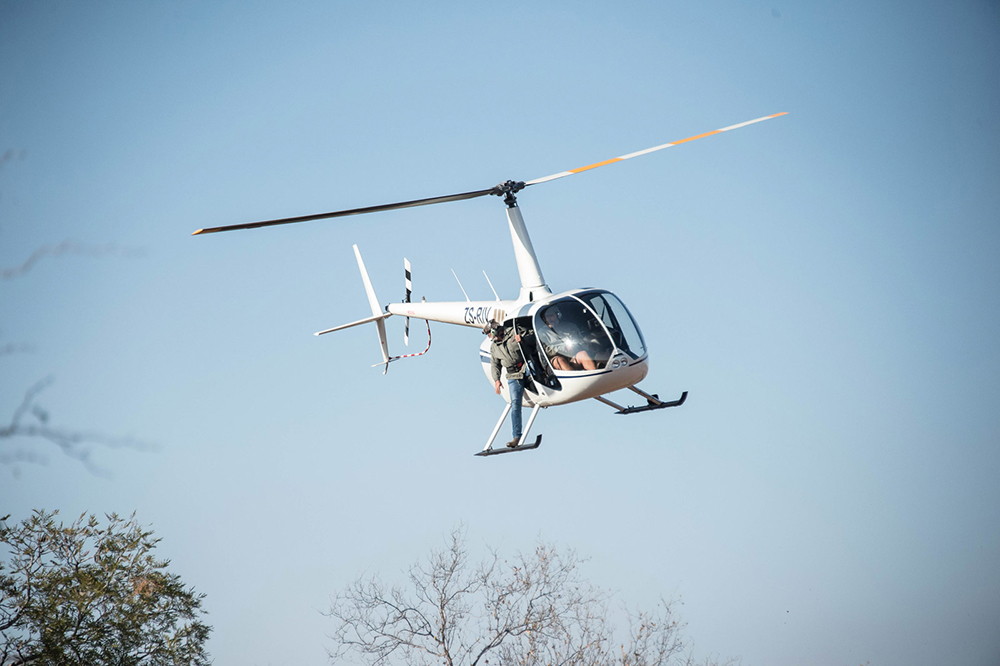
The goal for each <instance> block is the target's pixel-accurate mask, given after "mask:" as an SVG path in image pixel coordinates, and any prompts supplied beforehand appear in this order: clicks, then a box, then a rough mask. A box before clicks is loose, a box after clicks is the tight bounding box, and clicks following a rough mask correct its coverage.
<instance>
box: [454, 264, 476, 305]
mask: <svg viewBox="0 0 1000 666" xmlns="http://www.w3.org/2000/svg"><path fill="white" fill-rule="evenodd" d="M451 274H452V275H454V276H455V282H457V283H458V288H459V289H461V290H462V293H463V294H465V300H466V301H467V302H469V303H471V302H472V299H471V298H469V295H468V294H466V293H465V287H463V286H462V281H461V280H459V279H458V275H457V274H456V273H455V269H454V268H453V269H451Z"/></svg>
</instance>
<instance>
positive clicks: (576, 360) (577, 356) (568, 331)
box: [538, 305, 597, 370]
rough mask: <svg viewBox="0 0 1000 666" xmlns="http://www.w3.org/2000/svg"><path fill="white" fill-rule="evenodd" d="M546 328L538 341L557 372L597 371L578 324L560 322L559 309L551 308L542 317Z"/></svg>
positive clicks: (541, 330) (541, 331)
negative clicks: (585, 347)
mask: <svg viewBox="0 0 1000 666" xmlns="http://www.w3.org/2000/svg"><path fill="white" fill-rule="evenodd" d="M542 321H543V322H544V323H545V326H542V327H540V328H539V329H538V339H539V340H540V341H541V343H542V347H544V349H545V353H546V354H547V355H548V357H549V360H551V361H552V367H553V368H555V369H556V370H596V369H597V364H596V363H594V359H593V358H591V356H590V353H589V352H588V351H587V350H586V349H584V348H583V347H584V346H585V343H584V340H583V334H581V333H580V328H579V327H578V326H577V325H576V324H572V323H569V322H560V321H559V308H558V307H557V306H554V305H553V306H551V307H549V308H548V309H546V310H545V312H544V313H543V315H542Z"/></svg>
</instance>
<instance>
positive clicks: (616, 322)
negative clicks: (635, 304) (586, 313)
mask: <svg viewBox="0 0 1000 666" xmlns="http://www.w3.org/2000/svg"><path fill="white" fill-rule="evenodd" d="M580 300H582V301H583V302H584V303H586V304H587V305H589V306H590V307H591V308H592V309H593V310H594V312H595V313H596V314H597V316H598V317H600V319H601V321H602V322H603V323H604V325H605V326H607V328H608V332H609V333H610V334H611V339H612V340H613V341H614V343H615V346H616V347H618V349H620V350H622V351H623V352H625V353H626V354H628V355H629V356H631V357H632V358H639V357H641V356H642V355H643V354H645V353H646V341H645V340H644V339H643V337H642V332H641V331H639V326H638V325H637V324H636V323H635V319H633V318H632V314H631V313H630V312H629V311H628V308H626V307H625V304H624V303H622V302H621V301H620V300H619V299H618V297H617V296H615V295H614V294H612V293H610V292H606V291H605V292H593V293H589V294H583V295H582V296H580Z"/></svg>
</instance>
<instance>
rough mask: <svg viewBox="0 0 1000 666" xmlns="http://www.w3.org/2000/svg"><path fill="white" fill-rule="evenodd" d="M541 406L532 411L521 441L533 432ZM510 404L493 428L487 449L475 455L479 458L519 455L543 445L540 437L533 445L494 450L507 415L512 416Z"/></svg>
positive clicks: (525, 439) (536, 406)
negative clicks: (507, 454) (502, 454)
mask: <svg viewBox="0 0 1000 666" xmlns="http://www.w3.org/2000/svg"><path fill="white" fill-rule="evenodd" d="M539 407H541V405H535V406H534V407H533V408H532V410H531V416H529V417H528V422H527V423H526V424H525V425H524V430H523V431H522V432H521V441H522V442H524V441H527V440H528V433H529V432H530V431H531V426H532V425H534V423H535V417H536V416H538V409H539ZM510 409H511V406H510V403H507V406H506V407H505V408H504V410H503V413H502V414H501V415H500V420H499V421H497V424H496V427H494V428H493V432H492V433H491V434H490V439H489V441H487V442H486V447H485V448H483V450H482V451H480V452H479V453H477V454H475V455H477V456H498V455H500V454H501V453H517V452H518V451H528V450H530V449H537V448H538V446H539V445H540V444H541V443H542V436H541V435H539V436H538V437H536V438H535V441H534V443H533V444H521V445H520V446H515V447H514V448H512V449H508V448H507V447H506V446H505V447H503V448H500V449H494V448H493V441H494V440H495V439H496V438H497V433H498V432H500V426H502V425H503V422H504V420H505V419H506V418H507V415H508V414H510Z"/></svg>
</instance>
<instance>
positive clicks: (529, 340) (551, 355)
mask: <svg viewBox="0 0 1000 666" xmlns="http://www.w3.org/2000/svg"><path fill="white" fill-rule="evenodd" d="M786 114H787V112H782V113H775V114H772V115H769V116H763V117H761V118H756V119H754V120H749V121H746V122H742V123H739V124H736V125H730V126H729V127H723V128H721V129H717V130H713V131H710V132H705V133H703V134H697V135H694V136H690V137H688V138H686V139H680V140H678V141H673V142H670V143H664V144H661V145H658V146H654V147H652V148H646V149H645V150H639V151H636V152H633V153H629V154H627V155H622V156H620V157H614V158H611V159H608V160H603V161H601V162H595V163H593V164H589V165H587V166H584V167H579V168H576V169H571V170H569V171H561V172H559V173H555V174H552V175H550V176H544V177H542V178H536V179H534V180H529V181H515V180H506V181H504V182H502V183H500V184H498V185H495V186H493V187H490V188H486V189H481V190H473V191H470V192H463V193H459V194H449V195H444V196H438V197H428V198H425V199H414V200H411V201H402V202H398V203H390V204H381V205H377V206H367V207H364V208H352V209H347V210H339V211H333V212H329V213H318V214H315V215H302V216H298V217H286V218H280V219H274V220H265V221H262V222H251V223H246V224H233V225H228V226H220V227H208V228H204V229H198V230H197V231H195V232H194V233H193V234H192V235H201V234H210V233H217V232H221V231H235V230H239V229H257V228H261V227H269V226H277V225H283V224H294V223H298V222H309V221H313V220H322V219H330V218H336V217H345V216H348V215H362V214H366V213H377V212H382V211H387V210H395V209H400V208H412V207H416V206H428V205H432V204H439V203H448V202H452V201H462V200H466V199H474V198H477V197H484V196H496V197H500V198H501V199H502V201H503V203H504V205H505V207H506V213H507V223H508V227H509V229H510V235H511V241H512V243H513V246H514V260H515V262H516V264H517V272H518V277H519V278H520V282H521V288H520V291H519V293H518V296H517V298H515V299H508V300H502V299H501V298H500V296H499V295H498V294H497V293H496V290H495V289H493V284H492V282H490V289H491V290H493V295H494V296H495V297H496V300H494V301H473V300H470V299H469V298H468V295H467V294H466V300H465V301H440V302H427V301H426V300H424V299H422V300H421V302H419V303H417V302H413V300H412V297H411V295H412V281H411V280H412V271H411V266H410V263H409V261H408V260H406V259H405V258H404V259H403V266H404V283H405V296H404V298H403V300H402V302H399V303H389V304H387V305H385V306H384V307H382V306H380V304H379V303H380V301H379V300H378V297H377V296H376V294H375V289H374V288H373V287H372V282H371V279H370V278H369V276H368V271H367V269H366V268H365V264H364V260H363V259H362V257H361V252H360V250H359V249H358V246H357V245H354V255H355V259H356V260H357V263H358V269H359V271H360V272H361V280H362V283H363V284H364V289H365V293H366V295H367V297H368V303H369V305H370V307H371V312H372V314H371V316H370V317H365V318H363V319H359V320H357V321H352V322H350V323H348V324H342V325H340V326H335V327H333V328H328V329H325V330H322V331H318V332H316V333H314V335H317V336H319V335H326V334H328V333H333V332H335V331H341V330H344V329H347V328H351V327H353V326H360V325H363V324H375V327H376V330H377V333H378V341H379V347H380V351H381V354H382V360H381V361H380V362H378V363H376V364H375V365H373V366H372V367H378V366H382V368H383V370H382V372H383V374H385V373H387V372H388V370H389V364H390V363H392V362H394V361H398V360H402V359H406V358H412V357H417V356H421V355H423V354H425V353H427V351H429V350H430V344H431V333H430V322H432V321H433V322H439V323H445V324H454V325H458V326H467V327H473V328H476V329H483V328H484V327H487V326H489V325H490V324H500V325H502V326H504V327H507V326H513V327H514V330H516V331H522V332H524V333H525V335H522V336H519V337H520V342H519V347H520V351H521V354H522V357H523V359H524V361H525V365H527V368H528V372H527V375H528V377H530V381H526V382H525V388H524V394H523V398H522V405H523V406H524V407H530V408H531V413H530V415H529V416H528V420H527V423H526V424H525V426H524V429H523V431H522V435H521V437H520V440H519V441H520V443H519V444H517V445H516V446H514V447H511V448H507V447H499V448H493V443H494V441H495V440H496V437H497V434H498V433H499V431H500V428H501V426H502V425H503V423H504V421H506V419H507V416H508V415H509V414H510V412H511V409H512V405H511V397H510V393H509V389H508V387H507V382H506V381H501V382H500V392H501V395H502V396H503V398H504V401H505V402H506V405H505V407H504V409H503V412H502V413H501V415H500V418H499V420H498V421H497V423H496V426H494V428H493V431H492V432H491V433H490V436H489V438H488V439H487V442H486V446H485V447H484V448H483V449H482V450H481V451H479V452H478V453H476V454H475V455H477V456H492V455H499V454H502V453H516V452H521V451H528V450H533V449H537V448H538V447H539V446H540V445H541V441H542V436H541V435H538V436H537V437H536V438H535V441H534V442H531V441H530V440H529V438H528V434H529V432H530V431H531V428H532V426H533V425H534V422H535V417H536V416H538V412H539V410H540V409H544V408H548V407H553V406H556V405H565V404H568V403H572V402H578V401H581V400H589V399H593V400H597V401H598V402H601V403H603V404H605V405H607V406H609V407H611V408H612V409H614V410H616V411H615V413H617V414H637V413H642V412H648V411H654V410H660V409H665V408H668V407H678V406H680V405H682V404H684V401H685V400H686V399H687V395H688V393H687V391H684V392H683V393H681V395H680V397H679V398H677V399H675V400H661V399H660V398H659V396H658V394H655V393H652V394H651V393H647V392H646V391H644V390H643V389H640V388H639V387H638V386H636V384H638V383H639V382H641V381H642V380H643V379H645V377H646V375H647V373H648V372H649V351H648V347H647V344H646V340H645V338H644V337H643V335H642V332H641V330H640V328H639V324H638V323H637V322H636V320H635V318H634V317H633V316H632V314H631V312H629V310H628V308H627V307H626V306H625V303H623V302H622V300H621V299H620V298H618V296H616V295H615V294H614V293H613V292H611V291H610V290H608V289H601V288H584V289H571V290H568V291H563V292H558V293H553V292H552V291H551V290H550V289H549V286H548V283H547V282H546V281H545V278H544V277H543V275H542V269H541V267H540V266H539V263H538V258H537V256H536V255H535V250H534V247H533V246H532V244H531V238H530V236H529V235H528V229H527V227H526V225H525V223H524V218H523V216H522V215H521V210H520V207H519V206H518V203H517V197H516V195H517V194H518V193H519V192H521V191H522V190H524V189H525V188H527V187H531V186H534V185H540V184H542V183H548V182H551V181H554V180H558V179H560V178H565V177H567V176H572V175H575V174H578V173H583V172H584V171H590V170H592V169H596V168H598V167H602V166H607V165H610V164H615V163H617V162H622V161H625V160H628V159H632V158H633V157H639V156H640V155H647V154H649V153H654V152H657V151H660V150H664V149H666V148H672V147H675V146H679V145H681V144H684V143H688V142H691V141H695V140H697V139H702V138H705V137H709V136H713V135H715V134H721V133H723V132H728V131H730V130H734V129H739V128H741V127H746V126H748V125H753V124H756V123H760V122H763V121H765V120H770V119H772V118H778V117H780V116H784V115H786ZM484 274H485V273H484ZM456 279H457V276H456ZM486 279H487V281H488V282H489V276H486ZM459 286H460V287H461V281H459ZM462 291H463V293H464V292H465V289H464V288H462ZM392 316H399V317H403V318H405V319H406V324H405V329H404V334H403V335H404V342H405V344H406V345H409V327H410V319H411V318H413V319H422V320H424V321H425V322H426V324H427V348H426V349H424V351H422V352H418V353H412V354H404V355H401V356H390V355H389V348H388V343H387V337H386V328H385V320H386V319H388V318H389V317H392ZM553 340H559V341H560V342H561V344H547V341H549V342H551V341H553ZM490 345H491V341H490V338H489V336H487V338H486V339H485V340H484V341H483V343H482V344H481V345H480V347H479V356H480V361H481V363H482V366H483V370H484V371H485V372H486V376H487V379H488V380H489V381H490V383H491V384H492V383H493V379H492V375H491V372H492V368H491V358H490ZM505 375H506V370H504V371H503V375H502V376H501V380H504V379H505ZM624 389H627V390H629V391H631V392H633V393H635V394H637V395H639V396H640V397H641V398H643V399H645V401H646V402H645V404H641V405H639V406H628V407H626V406H623V405H621V404H619V403H617V402H614V401H612V400H610V399H609V398H608V397H606V396H607V395H608V394H610V393H613V392H614V391H619V390H624Z"/></svg>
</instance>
